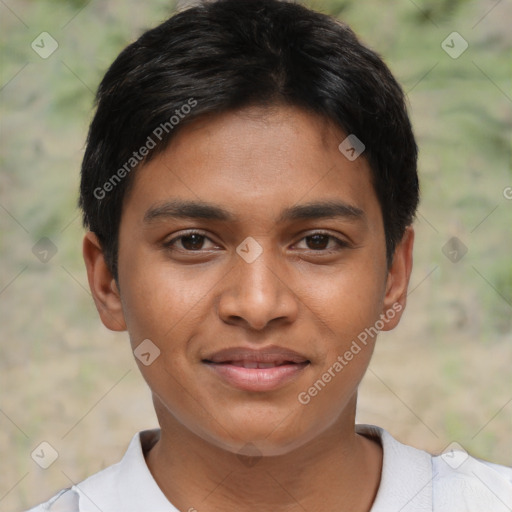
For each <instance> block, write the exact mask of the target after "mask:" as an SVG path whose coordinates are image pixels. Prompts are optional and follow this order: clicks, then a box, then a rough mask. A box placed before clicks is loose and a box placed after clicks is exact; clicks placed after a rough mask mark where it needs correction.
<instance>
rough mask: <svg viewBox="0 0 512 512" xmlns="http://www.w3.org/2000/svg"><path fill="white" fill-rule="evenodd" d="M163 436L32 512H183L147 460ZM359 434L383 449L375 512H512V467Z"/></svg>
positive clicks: (141, 437)
mask: <svg viewBox="0 0 512 512" xmlns="http://www.w3.org/2000/svg"><path fill="white" fill-rule="evenodd" d="M159 432H160V431H159V429H154V430H145V431H142V432H139V433H137V434H136V435H135V436H134V437H133V439H132V441H131V443H130V446H129V447H128V450H127V451H126V454H125V455H124V457H123V459H122V460H121V461H120V462H118V463H117V464H114V465H113V466H109V467H108V468H106V469H104V470H102V471H100V472H98V473H96V474H94V475H92V476H91V477H89V478H87V479H86V480H84V481H83V482H81V483H79V484H76V485H73V487H71V488H70V489H65V490H63V491H61V492H60V493H58V494H57V495H55V496H54V497H53V498H52V499H51V500H49V501H48V502H46V503H43V504H41V505H39V506H37V507H35V508H33V509H31V510H30V511H28V512H98V511H99V510H100V511H101V512H179V511H178V509H177V508H175V507H174V506H173V505H172V504H171V503H170V502H169V500H168V499H167V498H166V497H165V496H164V494H163V493H162V491H161V490H160V488H159V487H158V485H157V483H156V482H155V480H154V478H153V476H152V475H151V472H150V471H149V469H148V467H147V465H146V461H145V459H144V451H146V450H147V449H148V447H151V446H153V444H154V443H155V441H156V440H157V439H158V436H159ZM356 432H358V433H359V434H363V435H365V436H366V437H373V438H376V439H377V440H378V441H380V443H381V445H382V448H383V462H382V474H381V481H380V486H379V490H378V492H377V496H376V498H375V501H374V503H373V506H372V508H371V511H370V512H413V511H414V512H427V511H428V512H511V511H512V468H509V467H506V466H500V465H498V464H493V463H490V462H486V461H482V460H479V459H476V458H473V457H471V456H469V455H468V454H466V452H462V451H459V452H457V451H455V452H447V453H445V454H443V455H437V456H434V455H431V454H429V453H427V452H425V451H423V450H418V449H416V448H413V447H411V446H407V445H404V444H402V443H400V442H398V441H397V440H396V439H394V438H393V437H392V436H391V435H390V434H389V433H388V432H386V431H385V430H384V429H382V428H380V427H376V426H374V425H356ZM192 509H193V508H192Z"/></svg>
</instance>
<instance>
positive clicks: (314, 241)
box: [301, 232, 349, 252]
mask: <svg viewBox="0 0 512 512" xmlns="http://www.w3.org/2000/svg"><path fill="white" fill-rule="evenodd" d="M302 240H305V241H306V245H307V248H308V249H310V250H312V251H316V252H332V251H337V250H341V249H342V248H344V247H348V245H349V244H348V242H345V241H343V240H340V239H339V238H336V237H335V236H333V235H330V234H329V233H323V232H316V233H312V234H310V235H308V236H305V237H304V238H302ZM302 240H301V241H302ZM330 240H331V241H332V242H333V244H334V245H331V247H329V241H330Z"/></svg>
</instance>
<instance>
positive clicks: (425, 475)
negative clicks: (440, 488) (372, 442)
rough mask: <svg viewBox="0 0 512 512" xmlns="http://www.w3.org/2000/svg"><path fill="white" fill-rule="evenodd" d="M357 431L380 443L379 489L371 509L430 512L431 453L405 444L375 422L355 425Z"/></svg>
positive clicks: (384, 511)
mask: <svg viewBox="0 0 512 512" xmlns="http://www.w3.org/2000/svg"><path fill="white" fill-rule="evenodd" d="M356 432H357V433H358V434H361V435H364V436H365V437H370V438H374V439H376V440H378V441H379V442H380V444H381V446H382V453H383V458H382V473H381V481H380V485H379V490H378V491H377V496H376V497H375V501H374V502H373V506H372V508H371V509H370V512H390V511H396V512H397V511H400V512H413V511H414V512H431V511H432V510H433V508H432V507H433V504H432V479H433V471H432V455H430V454H429V453H427V452H425V451H423V450H418V449H417V448H413V447H412V446H407V445H404V444H402V443H400V442H399V441H397V440H396V439H394V438H393V437H392V436H391V435H390V434H389V433H388V432H386V431H385V430H384V429H382V428H380V427H376V426H375V425H363V424H358V425H356Z"/></svg>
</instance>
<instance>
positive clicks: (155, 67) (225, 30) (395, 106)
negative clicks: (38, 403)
mask: <svg viewBox="0 0 512 512" xmlns="http://www.w3.org/2000/svg"><path fill="white" fill-rule="evenodd" d="M361 143H362V144H361ZM359 153H360V154H359ZM416 161H417V146H416V143H415V140H414V136H413V133H412V129H411V125H410V122H409V118H408V115H407V110H406V106H405V102H404V95H403V92H402V90H401V88H400V86H399V85H398V83H397V82H396V80H395V79H394V78H393V76H392V74H391V72H390V71H389V69H388V68H387V66H386V65H385V64H384V62H383V61H382V60H381V59H380V57H379V56H378V55H377V54H376V53H375V52H373V51H371V50H370V49H368V48H367V47H365V46H364V45H362V44H361V43H360V42H359V40H358V39H357V37H356V36H355V35H354V33H353V32H352V31H351V30H350V28H349V27H347V26H346V25H344V24H343V23H341V22H339V21H337V20H334V19H333V18H331V17H328V16H326V15H323V14H320V13H317V12H314V11H311V10H308V9H306V8H305V7H303V6H301V5H298V4H295V3H291V2H282V1H277V0H247V1H244V2H240V1H237V0H219V1H216V2H212V3H206V4H204V5H200V6H197V7H194V8H191V9H188V10H185V11H182V12H180V13H178V14H176V15H174V16H173V17H171V18H170V19H169V20H167V21H166V22H164V23H162V24H161V25H160V26H158V27H156V28H155V29H152V30H149V31H148V32H146V33H144V34H143V35H142V36H141V37H140V38H139V39H138V40H137V41H136V42H134V43H133V44H131V45H129V46H128V47H127V48H126V49H125V50H123V51H122V52H121V54H120V55H119V56H118V57H117V59H116V60H115V61H114V63H113V64H112V65H111V67H110V68H109V70H108V71H107V73H106V75H105V77H104V78H103V80H102V82H101V84H100V86H99V89H98V94H97V110H96V114H95V116H94V119H93V121H92V123H91V127H90V131H89V136H88V141H87V148H86V152H85V156H84V160H83V165H82V181H81V190H80V193H81V195H80V206H81V208H82V210H83V220H84V225H85V226H86V228H88V230H89V232H88V233H87V235H86V237H85V239H84V257H85V261H86V265H87V270H88V276H89V283H90V286H91V289H92V291H93V296H94V299H95V302H96V305H97V307H98V310H99V312H100V316H101V318H102V320H103V322H104V324H105V325H106V326H107V327H109V328H110V329H113V330H125V329H126V330H128V332H129V335H130V340H131V343H132V347H133V348H134V349H135V350H136V349H137V347H139V346H145V347H151V350H150V351H149V352H151V353H153V354H158V357H156V358H155V359H154V361H153V360H152V362H151V364H148V365H146V364H144V363H143V362H142V361H140V362H139V366H140V368H141V370H142V373H143V375H144V377H145V379H146V381H147V382H148V384H149V386H150V387H151V389H152V391H153V396H154V401H155V406H156V409H157V413H158V415H159V418H160V420H161V423H162V422H165V421H171V418H172V421H174V422H177V423H179V424H181V425H183V426H184V427H185V428H187V429H189V430H190V431H191V432H194V434H196V435H198V436H199V437H200V438H202V439H204V440H207V441H209V442H211V443H213V444H215V445H217V446H219V447H223V448H226V449H228V450H231V451H236V450H237V449H239V447H240V446H243V445H244V444H246V443H247V442H248V441H251V442H255V443H256V442H257V443H259V444H260V449H261V450H262V451H263V452H265V453H268V454H278V453H284V452H285V451H287V450H291V449H293V448H294V447H298V446H300V445H301V444H304V443H305V442H307V441H308V440H311V439H312V438H313V437H314V436H315V433H318V432H320V431H321V430H322V429H323V430H325V429H327V428H328V427H329V426H331V425H333V423H335V422H336V421H337V419H338V418H339V417H340V415H343V414H345V416H346V418H349V417H352V416H353V412H354V411H353V409H354V408H355V399H356V398H355V397H356V391H357V386H358V384H359V382H360V380H361V378H362V377H363V375H364V372H365V370H366V368H367V365H368V363H369V360H370V357H371V353H372V350H373V345H374V341H375V336H376V332H377V331H378V330H382V329H386V330H387V329H392V328H393V327H394V326H395V325H396V324H397V323H398V321H399V318H400V316H401V314H402V311H403V308H404V306H405V297H406V289H407V284H408V280H409V276H410V271H411V265H412V244H413V231H412V228H411V223H412V221H413V218H414V214H415V210H416V207H417V203H418V195H419V192H418V178H417V171H416ZM191 230H192V231H193V232H194V233H192V234H191V233H190V231H191ZM391 311H393V315H392V316H391V314H390V312H391ZM375 325H377V328H375ZM372 328H373V330H372ZM365 332H366V333H367V336H366V339H365V340H364V342H363V340H362V338H363V337H364V336H362V333H365ZM143 340H151V342H150V345H140V344H141V342H143ZM355 340H359V342H358V343H357V342H356V345H354V341H355ZM146 343H147V342H146ZM271 346H272V347H274V348H275V347H280V348H278V349H276V350H274V352H275V353H274V358H275V357H277V356H276V354H277V353H278V352H279V350H281V349H283V350H285V351H294V352H296V353H297V354H298V355H297V357H296V359H297V360H296V361H289V363H292V364H295V365H297V366H296V367H295V368H294V369H290V375H291V377H289V378H287V379H288V380H286V379H285V380H283V382H282V383H281V384H279V385H277V387H275V388H272V389H268V390H264V389H257V390H255V389H248V388H247V387H245V388H244V387H243V386H242V387H240V386H238V385H233V383H232V382H231V381H229V378H228V380H226V378H225V377H226V376H225V375H224V376H222V375H220V374H219V371H218V370H219V368H220V366H221V365H220V360H219V358H220V357H221V355H219V354H223V353H224V354H226V351H229V350H231V349H232V348H243V349H248V350H255V351H259V350H260V349H261V350H264V349H265V348H268V347H271ZM154 347H155V348H154ZM347 351H350V352H351V353H352V356H350V355H349V354H348V353H347ZM271 352H272V350H271ZM345 353H347V358H345V359H344V361H343V362H342V361H341V360H340V359H339V357H338V356H340V355H341V356H343V354H345ZM226 357H227V356H226ZM230 357H233V356H232V355H231V356H230ZM240 357H242V356H240ZM283 357H285V356H284V355H283ZM286 357H288V359H290V357H292V356H291V355H290V354H287V355H286ZM292 358H293V357H292ZM151 359H153V357H151ZM336 361H338V363H339V365H342V368H341V369H338V368H339V366H336V365H335V363H336ZM146 362H148V361H146ZM217 363H219V364H217ZM212 364H214V365H215V364H217V367H216V368H215V369H212ZM290 366H291V365H290ZM299 367H300V368H299ZM292 370H293V371H292ZM222 371H224V370H222V369H221V372H222ZM326 372H327V373H328V374H329V375H330V376H331V378H329V377H325V378H324V379H323V381H322V382H324V384H325V385H324V386H322V385H321V384H318V383H317V385H316V388H315V389H317V391H316V392H315V391H311V392H308V389H310V388H311V386H313V387H315V386H314V383H315V382H317V381H318V379H322V376H324V375H325V374H326ZM242 380H243V379H242ZM325 381H328V383H327V382H325ZM331 381H332V382H331ZM320 388H321V389H320ZM304 392H305V394H304ZM301 393H302V395H301ZM183 396H186V397H188V398H185V399H183ZM300 396H302V399H301V398H298V397H300ZM308 397H309V398H308ZM306 402H307V403H306ZM198 404H199V406H198ZM209 408H211V411H209ZM208 411H209V412H208ZM212 411H217V412H218V417H217V418H213V420H212ZM276 415H277V416H276ZM283 418H287V419H284V420H283ZM278 420H281V422H280V423H279V421H278ZM274 423H275V424H276V425H277V423H279V425H280V426H279V428H274V427H275V425H274ZM242 432H243V434H242Z"/></svg>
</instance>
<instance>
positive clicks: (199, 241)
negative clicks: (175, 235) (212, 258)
mask: <svg viewBox="0 0 512 512" xmlns="http://www.w3.org/2000/svg"><path fill="white" fill-rule="evenodd" d="M204 239H205V237H204V235H199V234H197V233H192V234H190V235H186V236H181V237H180V238H179V239H178V240H181V245H182V246H183V248H184V249H186V250H187V251H198V250H200V249H202V246H203V244H204Z"/></svg>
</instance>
